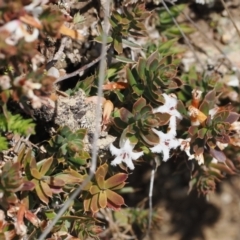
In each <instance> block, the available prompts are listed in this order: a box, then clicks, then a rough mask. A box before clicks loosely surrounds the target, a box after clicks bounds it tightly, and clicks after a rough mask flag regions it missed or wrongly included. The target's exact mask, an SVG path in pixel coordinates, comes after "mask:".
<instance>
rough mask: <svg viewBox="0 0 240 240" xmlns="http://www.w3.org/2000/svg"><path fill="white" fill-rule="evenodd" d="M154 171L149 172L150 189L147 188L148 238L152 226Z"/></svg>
mask: <svg viewBox="0 0 240 240" xmlns="http://www.w3.org/2000/svg"><path fill="white" fill-rule="evenodd" d="M155 171H156V170H155V169H152V171H151V179H150V187H149V195H148V199H149V212H148V232H147V235H148V236H149V234H150V230H151V225H152V216H153V205H152V195H153V184H154V176H155Z"/></svg>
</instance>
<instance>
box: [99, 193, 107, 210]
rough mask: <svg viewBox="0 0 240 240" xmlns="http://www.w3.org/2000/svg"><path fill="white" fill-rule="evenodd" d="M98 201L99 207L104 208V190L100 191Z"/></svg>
mask: <svg viewBox="0 0 240 240" xmlns="http://www.w3.org/2000/svg"><path fill="white" fill-rule="evenodd" d="M98 203H99V206H100V207H101V208H106V206H107V194H106V191H100V193H99V199H98Z"/></svg>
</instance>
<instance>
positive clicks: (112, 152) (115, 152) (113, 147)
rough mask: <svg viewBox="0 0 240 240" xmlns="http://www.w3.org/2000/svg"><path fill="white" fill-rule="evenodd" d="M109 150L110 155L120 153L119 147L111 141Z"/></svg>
mask: <svg viewBox="0 0 240 240" xmlns="http://www.w3.org/2000/svg"><path fill="white" fill-rule="evenodd" d="M109 150H110V152H111V154H112V155H114V156H117V155H119V154H120V153H121V149H118V148H116V147H115V146H114V145H113V144H112V143H111V144H110V146H109Z"/></svg>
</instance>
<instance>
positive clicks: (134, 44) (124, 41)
mask: <svg viewBox="0 0 240 240" xmlns="http://www.w3.org/2000/svg"><path fill="white" fill-rule="evenodd" d="M122 43H123V44H124V45H126V46H127V47H129V48H131V49H141V48H142V47H141V46H140V45H138V44H136V43H133V42H131V41H129V40H127V39H122Z"/></svg>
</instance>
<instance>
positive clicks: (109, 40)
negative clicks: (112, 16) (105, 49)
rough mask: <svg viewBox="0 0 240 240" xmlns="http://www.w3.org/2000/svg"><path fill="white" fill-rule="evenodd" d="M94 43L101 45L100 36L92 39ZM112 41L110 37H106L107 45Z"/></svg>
mask: <svg viewBox="0 0 240 240" xmlns="http://www.w3.org/2000/svg"><path fill="white" fill-rule="evenodd" d="M94 41H95V42H98V43H102V35H99V36H97V37H96V38H94ZM112 41H113V38H112V37H107V44H108V43H111V42H112Z"/></svg>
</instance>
